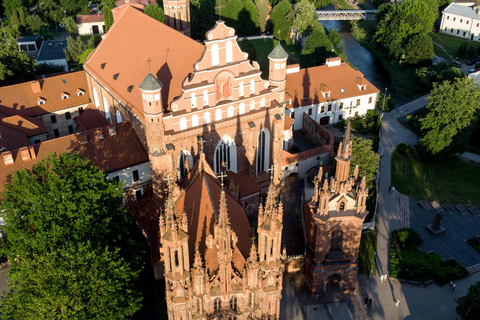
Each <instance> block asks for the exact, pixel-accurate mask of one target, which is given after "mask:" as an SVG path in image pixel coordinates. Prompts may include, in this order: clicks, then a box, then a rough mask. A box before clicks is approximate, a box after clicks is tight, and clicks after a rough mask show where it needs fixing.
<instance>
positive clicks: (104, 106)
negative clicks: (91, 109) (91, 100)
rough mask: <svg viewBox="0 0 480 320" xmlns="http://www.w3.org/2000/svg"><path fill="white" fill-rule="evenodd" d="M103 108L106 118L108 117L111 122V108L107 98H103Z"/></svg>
mask: <svg viewBox="0 0 480 320" xmlns="http://www.w3.org/2000/svg"><path fill="white" fill-rule="evenodd" d="M103 109H104V111H105V119H107V120H108V121H109V122H111V121H110V108H109V107H108V102H107V98H105V97H104V98H103Z"/></svg>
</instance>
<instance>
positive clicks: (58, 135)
mask: <svg viewBox="0 0 480 320" xmlns="http://www.w3.org/2000/svg"><path fill="white" fill-rule="evenodd" d="M53 135H54V136H55V138H58V137H60V132H58V129H53Z"/></svg>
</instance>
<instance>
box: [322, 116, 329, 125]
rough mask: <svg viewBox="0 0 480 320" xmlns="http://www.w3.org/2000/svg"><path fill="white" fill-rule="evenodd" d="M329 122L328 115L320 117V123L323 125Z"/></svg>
mask: <svg viewBox="0 0 480 320" xmlns="http://www.w3.org/2000/svg"><path fill="white" fill-rule="evenodd" d="M329 123H330V117H323V118H321V119H320V125H322V126H324V125H327V124H329Z"/></svg>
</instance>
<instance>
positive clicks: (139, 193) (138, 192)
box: [135, 189, 142, 200]
mask: <svg viewBox="0 0 480 320" xmlns="http://www.w3.org/2000/svg"><path fill="white" fill-rule="evenodd" d="M140 199H142V189H138V190H135V200H140Z"/></svg>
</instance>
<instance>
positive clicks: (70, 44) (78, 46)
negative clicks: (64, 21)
mask: <svg viewBox="0 0 480 320" xmlns="http://www.w3.org/2000/svg"><path fill="white" fill-rule="evenodd" d="M94 48H95V38H94V37H90V38H89V39H88V41H87V42H84V41H83V40H82V39H81V38H80V37H77V38H76V39H74V38H72V37H68V38H67V49H63V51H64V52H65V56H66V57H67V61H68V62H69V65H70V67H72V68H75V67H76V66H77V64H78V62H79V61H80V56H81V55H82V53H83V52H85V50H88V49H94Z"/></svg>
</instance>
